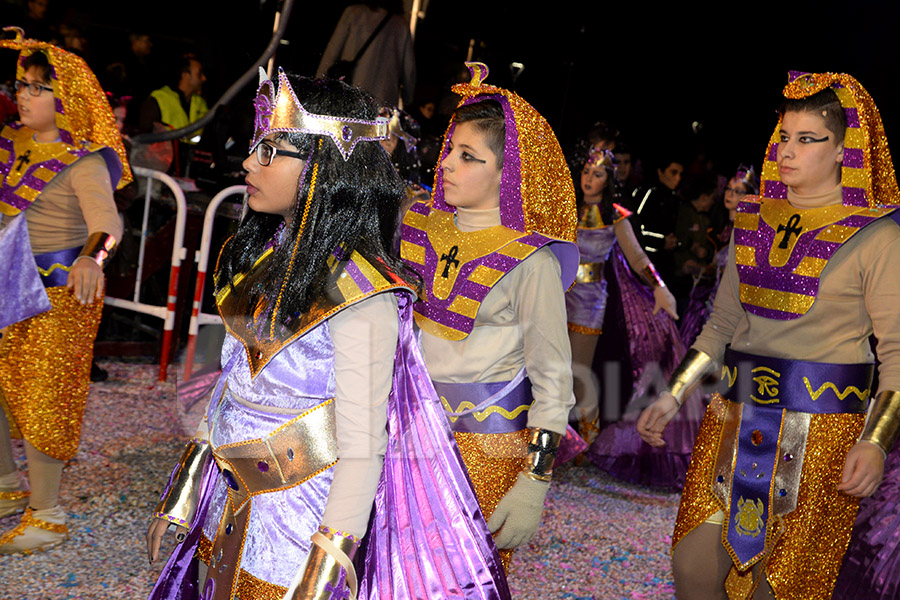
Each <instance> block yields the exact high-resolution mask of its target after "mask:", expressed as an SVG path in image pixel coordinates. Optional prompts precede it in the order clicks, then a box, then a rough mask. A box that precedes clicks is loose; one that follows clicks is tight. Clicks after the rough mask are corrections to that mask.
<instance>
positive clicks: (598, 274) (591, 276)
mask: <svg viewBox="0 0 900 600" xmlns="http://www.w3.org/2000/svg"><path fill="white" fill-rule="evenodd" d="M604 265H606V262H604V261H600V262H592V263H581V264H579V265H578V273H576V274H575V281H576V283H591V282H594V281H603V267H604Z"/></svg>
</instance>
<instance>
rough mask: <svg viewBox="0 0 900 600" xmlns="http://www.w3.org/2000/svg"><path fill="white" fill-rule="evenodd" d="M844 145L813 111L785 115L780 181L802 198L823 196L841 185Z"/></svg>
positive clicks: (781, 137) (779, 159)
mask: <svg viewBox="0 0 900 600" xmlns="http://www.w3.org/2000/svg"><path fill="white" fill-rule="evenodd" d="M843 160H844V143H843V142H842V141H840V142H839V141H838V140H837V137H836V136H835V134H834V132H832V131H831V130H829V129H828V127H827V126H826V123H825V118H824V117H823V116H821V115H819V114H817V113H815V112H810V111H788V112H786V113H784V117H783V119H782V123H781V131H780V132H779V140H778V151H777V158H776V161H777V164H778V170H779V172H780V174H781V181H782V182H783V183H784V184H785V185H787V186H789V187H790V188H791V189H792V190H793V191H794V192H796V193H798V194H803V195H815V194H824V193H827V192H829V191H831V190H832V189H834V187H835V186H836V185H837V184H838V183H840V181H841V162H842V161H843Z"/></svg>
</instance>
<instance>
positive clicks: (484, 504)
mask: <svg viewBox="0 0 900 600" xmlns="http://www.w3.org/2000/svg"><path fill="white" fill-rule="evenodd" d="M453 435H454V436H455V437H456V444H457V445H458V446H459V452H460V454H462V459H463V462H464V463H465V465H466V469H467V470H468V471H469V478H470V479H471V480H472V487H473V488H475V496H476V497H477V498H478V504H479V506H481V512H482V514H483V515H484V519H485V520H488V519H489V518H490V517H491V515H492V514H493V513H494V509H495V508H497V504H499V503H500V499H501V498H503V496H504V495H505V494H506V492H508V491H509V490H510V488H511V487H512V486H513V485H514V484H515V483H516V479H518V477H519V473H521V472H522V468H523V467H524V466H525V457H526V455H527V453H528V430H527V429H522V430H520V431H513V432H511V433H469V432H456V433H454V434H453ZM512 555H513V550H511V549H510V550H500V560H501V561H502V562H503V568H504V569H505V570H506V572H507V573H509V563H510V561H511V560H512Z"/></svg>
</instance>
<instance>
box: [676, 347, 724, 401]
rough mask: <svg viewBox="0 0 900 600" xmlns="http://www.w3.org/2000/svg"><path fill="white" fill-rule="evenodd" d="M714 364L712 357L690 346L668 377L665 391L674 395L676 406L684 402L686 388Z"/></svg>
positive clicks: (691, 385) (696, 381) (707, 371)
mask: <svg viewBox="0 0 900 600" xmlns="http://www.w3.org/2000/svg"><path fill="white" fill-rule="evenodd" d="M714 365H715V361H713V359H712V357H711V356H710V355H709V354H707V353H706V352H703V351H701V350H697V349H695V348H691V349H689V350H688V351H687V354H685V355H684V358H683V359H681V362H680V363H678V366H677V367H675V370H674V371H673V372H672V376H671V377H669V384H668V385H667V386H666V391H667V392H669V393H670V394H672V395H673V396H675V401H676V402H677V403H678V406H681V404H682V403H683V402H684V397H685V395H686V394H687V392H688V389H689V388H691V387H693V385H694V384H696V383H698V382H699V381H700V380H701V379H702V378H703V376H704V375H706V374H707V373H709V372H710V370H711V368H712V367H713V366H714Z"/></svg>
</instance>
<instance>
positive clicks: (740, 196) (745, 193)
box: [725, 187, 747, 198]
mask: <svg viewBox="0 0 900 600" xmlns="http://www.w3.org/2000/svg"><path fill="white" fill-rule="evenodd" d="M725 191H726V192H731V193H732V194H734V195H735V196H737V197H738V198H743V197H744V196H746V195H747V192H742V191H739V190H737V189H735V188H733V187H727V188H725Z"/></svg>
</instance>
